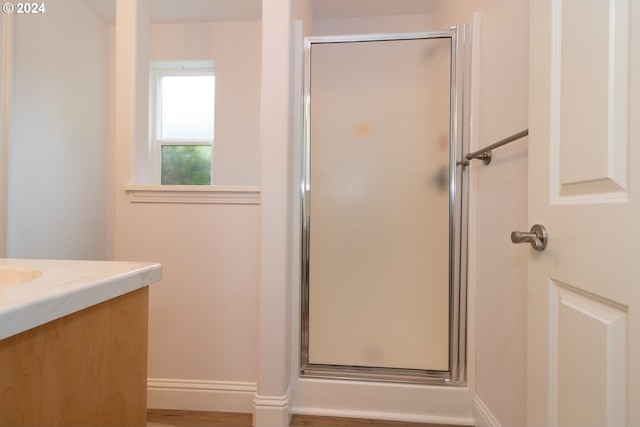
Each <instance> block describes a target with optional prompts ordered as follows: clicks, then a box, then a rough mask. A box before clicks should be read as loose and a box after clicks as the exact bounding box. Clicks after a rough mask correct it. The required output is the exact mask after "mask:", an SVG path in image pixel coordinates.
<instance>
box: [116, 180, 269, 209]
mask: <svg viewBox="0 0 640 427" xmlns="http://www.w3.org/2000/svg"><path fill="white" fill-rule="evenodd" d="M124 189H125V191H126V192H127V194H128V196H129V202H131V203H196V204H228V205H259V204H260V187H259V186H254V185H135V184H132V185H126V186H125V187H124Z"/></svg>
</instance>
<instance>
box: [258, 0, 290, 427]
mask: <svg viewBox="0 0 640 427" xmlns="http://www.w3.org/2000/svg"><path fill="white" fill-rule="evenodd" d="M291 33H292V21H291V0H286V1H282V0H263V1H262V123H261V156H262V158H261V165H262V169H261V214H260V283H259V295H258V298H259V302H258V307H259V315H258V316H259V317H258V319H259V320H258V322H259V324H258V341H259V342H258V390H257V392H256V396H255V399H254V420H253V421H254V424H253V425H254V426H256V427H275V426H288V425H289V419H290V414H291V394H292V392H291V386H290V384H291V374H290V364H291V348H290V347H291V283H290V282H291V275H290V267H289V266H290V257H291V233H292V230H291V211H292V203H293V195H292V194H290V193H291V191H290V180H291V165H290V160H291V146H292V144H291V139H292V136H291V135H292V132H291V78H290V77H291Z"/></svg>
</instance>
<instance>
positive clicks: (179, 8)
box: [81, 0, 438, 23]
mask: <svg viewBox="0 0 640 427" xmlns="http://www.w3.org/2000/svg"><path fill="white" fill-rule="evenodd" d="M81 1H82V2H84V3H85V4H87V6H89V7H90V8H91V9H93V10H94V11H96V12H97V13H98V14H99V15H100V16H102V17H104V19H105V20H106V21H107V22H110V23H114V22H115V0H81ZM149 1H150V6H151V21H152V22H208V21H251V20H260V19H261V16H262V1H261V0H149ZM293 1H299V0H293ZM310 1H311V5H312V8H313V13H314V16H315V17H316V18H344V17H358V16H387V15H412V14H424V13H427V14H428V13H431V11H432V10H433V7H434V4H435V3H436V2H437V1H438V0H310Z"/></svg>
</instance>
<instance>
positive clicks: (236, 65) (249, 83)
mask: <svg viewBox="0 0 640 427" xmlns="http://www.w3.org/2000/svg"><path fill="white" fill-rule="evenodd" d="M260 31H261V24H260V21H244V22H241V21H234V22H215V23H190V24H181V23H178V24H152V25H151V32H150V35H151V37H150V52H149V59H150V60H151V61H189V60H213V61H214V62H215V74H216V113H215V114H216V124H215V139H214V154H213V162H214V164H213V182H212V184H214V185H259V184H260V71H261V68H260V63H261V50H260V39H261V37H260Z"/></svg>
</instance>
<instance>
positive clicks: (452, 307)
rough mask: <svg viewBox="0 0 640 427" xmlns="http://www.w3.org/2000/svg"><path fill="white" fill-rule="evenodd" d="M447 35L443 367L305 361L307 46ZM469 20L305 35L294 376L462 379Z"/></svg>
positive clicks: (443, 381) (308, 140)
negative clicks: (415, 28) (430, 27)
mask: <svg viewBox="0 0 640 427" xmlns="http://www.w3.org/2000/svg"><path fill="white" fill-rule="evenodd" d="M442 38H449V39H450V40H451V57H450V58H451V75H450V82H451V88H450V89H451V90H450V124H449V127H450V132H449V176H448V178H449V267H448V270H449V369H448V370H446V371H442V370H421V369H404V368H383V367H373V366H372V367H369V366H345V365H324V364H313V363H310V362H309V263H310V257H309V249H310V231H311V230H310V202H309V200H310V194H311V183H310V164H311V158H310V144H311V133H310V127H311V123H310V120H311V48H312V46H313V45H314V44H316V43H344V42H361V41H392V40H413V39H442ZM470 66H471V25H469V24H464V25H457V26H454V27H452V28H451V30H449V31H440V32H425V33H397V34H367V35H348V36H321V37H308V38H306V39H305V58H304V114H303V118H304V130H303V138H304V144H303V149H302V156H303V159H302V165H303V168H302V169H303V171H302V177H301V183H300V191H301V203H302V209H301V211H302V221H301V224H302V241H301V245H302V246H301V253H302V257H301V258H302V260H301V261H302V266H301V269H302V275H301V282H302V283H301V349H300V372H299V373H300V375H301V376H302V377H305V378H330V379H342V380H365V381H384V382H399V383H417V384H439V385H458V386H463V385H465V384H466V353H467V347H466V341H467V330H466V325H467V211H468V207H467V199H468V193H467V191H468V190H467V187H468V186H467V182H466V180H467V174H465V171H464V166H463V165H464V153H465V152H467V151H468V145H469V144H468V139H469V128H470V117H469V108H468V105H469V93H470V88H469V86H470V81H471V79H470Z"/></svg>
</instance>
